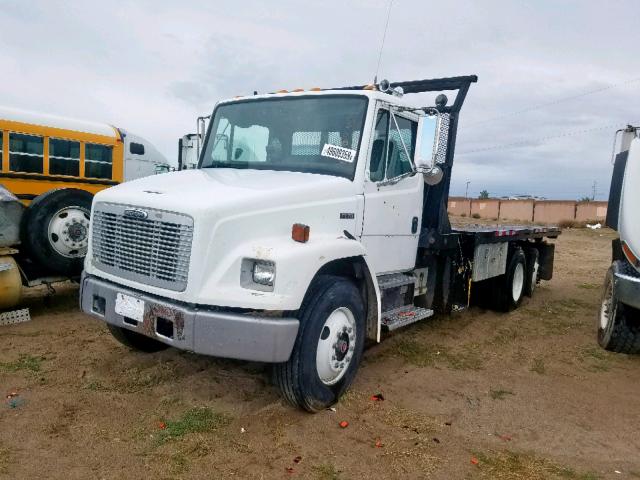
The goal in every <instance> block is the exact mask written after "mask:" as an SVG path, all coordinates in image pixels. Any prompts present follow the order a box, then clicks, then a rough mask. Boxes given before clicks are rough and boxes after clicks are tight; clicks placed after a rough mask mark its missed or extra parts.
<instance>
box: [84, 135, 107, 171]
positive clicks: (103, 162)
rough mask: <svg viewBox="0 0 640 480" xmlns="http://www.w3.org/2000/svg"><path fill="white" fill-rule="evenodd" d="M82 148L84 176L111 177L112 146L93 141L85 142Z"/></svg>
mask: <svg viewBox="0 0 640 480" xmlns="http://www.w3.org/2000/svg"><path fill="white" fill-rule="evenodd" d="M84 148H85V150H84V163H85V165H84V176H85V177H92V178H111V174H112V170H111V169H112V163H113V148H112V147H108V146H106V145H96V144H93V143H87V144H85V146H84Z"/></svg>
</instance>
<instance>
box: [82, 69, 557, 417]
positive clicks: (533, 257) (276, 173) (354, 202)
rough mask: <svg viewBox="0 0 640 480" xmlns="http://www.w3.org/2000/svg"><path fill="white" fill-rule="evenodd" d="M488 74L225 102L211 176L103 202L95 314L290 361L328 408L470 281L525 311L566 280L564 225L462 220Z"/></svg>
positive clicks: (288, 367) (450, 305)
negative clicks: (456, 210) (427, 95)
mask: <svg viewBox="0 0 640 480" xmlns="http://www.w3.org/2000/svg"><path fill="white" fill-rule="evenodd" d="M475 81H477V78H476V77H475V76H471V77H455V78H448V79H436V80H419V81H411V82H400V83H394V84H389V83H388V82H386V81H384V82H381V83H380V84H379V85H368V86H359V87H347V88H338V89H329V90H321V91H320V90H314V91H296V92H279V93H277V94H268V95H255V96H251V97H245V98H236V99H233V100H228V101H224V102H221V103H219V104H218V105H217V106H216V108H215V110H214V112H213V114H212V117H211V120H210V123H209V127H208V131H207V135H206V138H205V139H204V148H203V151H202V154H201V156H200V161H199V166H198V169H197V170H188V171H182V172H175V173H170V174H167V175H162V176H159V177H155V178H147V179H142V180H138V181H135V182H131V183H128V184H124V185H120V186H118V187H115V188H113V189H110V190H108V191H105V192H101V193H100V194H99V195H98V196H97V197H96V201H95V203H94V206H93V214H92V219H91V233H90V245H89V251H88V255H87V259H86V262H85V273H84V277H83V280H82V282H81V284H82V293H81V298H82V299H81V304H82V309H83V310H84V311H85V312H87V313H89V314H91V315H94V316H96V317H98V318H101V319H102V320H104V321H105V322H107V324H108V325H109V328H110V330H111V332H112V333H113V335H114V336H115V337H116V338H117V339H119V340H120V341H121V342H122V343H124V344H126V345H129V346H131V347H134V348H138V349H141V350H147V351H153V350H158V349H160V348H165V347H166V346H173V347H176V348H181V349H186V350H191V351H194V352H197V353H201V354H206V355H214V356H220V357H230V358H239V359H245V360H255V361H262V362H271V363H274V364H275V366H274V368H275V375H274V378H275V379H276V382H277V384H278V385H279V387H280V389H281V391H282V393H283V395H284V397H285V398H286V399H287V400H288V401H290V402H291V403H292V404H294V405H298V406H300V407H302V408H304V409H306V410H309V411H317V410H319V409H322V408H325V407H326V406H328V405H331V404H332V403H334V402H335V401H336V400H337V399H338V398H339V397H340V395H341V394H342V393H343V392H344V391H345V389H346V388H347V387H348V386H349V384H350V383H351V381H352V379H353V378H354V376H355V373H356V370H357V368H358V364H359V362H360V359H361V356H362V352H363V348H364V345H365V342H378V341H380V338H381V332H382V330H394V329H396V328H399V327H402V326H405V325H408V324H410V323H413V322H416V321H419V320H422V319H425V318H428V317H430V316H431V315H433V313H434V311H436V310H437V311H443V312H449V311H451V310H452V309H454V308H455V309H457V308H462V307H466V306H467V305H468V304H469V302H470V301H471V294H472V291H471V290H472V286H473V291H474V292H476V294H478V295H479V296H480V297H481V298H480V300H485V301H488V302H490V303H492V304H493V305H494V306H495V307H497V308H500V309H502V310H510V309H513V308H516V307H517V306H518V305H519V304H520V302H521V300H522V297H523V295H530V294H531V293H532V291H533V289H534V288H535V285H536V283H537V281H538V280H539V279H550V278H551V275H552V270H553V252H554V250H553V245H552V244H547V243H546V242H545V241H544V237H547V236H549V237H556V236H557V235H558V234H559V233H560V232H559V230H558V229H556V228H549V229H547V228H542V227H515V226H509V227H501V228H490V227H486V226H485V227H469V228H467V229H462V230H461V229H457V230H454V229H452V228H451V225H450V223H449V219H448V216H447V209H446V207H447V199H448V191H449V183H450V179H451V168H452V164H453V148H454V145H455V134H456V128H457V120H458V114H459V112H460V109H461V107H462V104H463V102H464V98H465V96H466V93H467V90H468V88H469V86H470V85H471V83H473V82H475ZM443 90H449V91H451V90H453V91H457V95H456V98H455V100H454V102H453V104H452V105H450V106H449V105H447V102H448V100H447V98H446V96H444V95H439V96H438V98H436V101H435V103H436V104H435V105H434V106H429V107H425V106H421V105H413V104H411V103H410V102H409V101H407V99H406V97H407V94H409V93H417V92H441V91H443ZM402 91H404V94H405V95H404V96H403V95H402ZM481 293H484V294H483V295H480V294H481Z"/></svg>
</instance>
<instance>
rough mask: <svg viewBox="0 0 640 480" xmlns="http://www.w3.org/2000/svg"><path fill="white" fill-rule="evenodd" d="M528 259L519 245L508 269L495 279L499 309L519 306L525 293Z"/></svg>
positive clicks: (508, 309) (508, 310) (495, 292)
mask: <svg viewBox="0 0 640 480" xmlns="http://www.w3.org/2000/svg"><path fill="white" fill-rule="evenodd" d="M526 276H527V259H526V257H525V255H524V252H523V251H522V248H520V247H517V248H516V249H515V250H514V251H513V253H512V254H511V257H510V258H509V261H508V263H507V271H506V272H505V274H504V275H501V276H499V277H497V278H495V279H494V280H493V294H494V300H495V306H496V309H497V310H498V311H501V312H510V311H512V310H515V309H516V308H518V306H519V305H520V303H521V302H522V297H523V296H524V293H525V288H524V287H525V279H526Z"/></svg>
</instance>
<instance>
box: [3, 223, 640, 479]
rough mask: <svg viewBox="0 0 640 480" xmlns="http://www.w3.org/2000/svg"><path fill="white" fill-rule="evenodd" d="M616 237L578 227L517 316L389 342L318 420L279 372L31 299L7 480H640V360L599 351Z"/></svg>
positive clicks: (403, 333)
mask: <svg viewBox="0 0 640 480" xmlns="http://www.w3.org/2000/svg"><path fill="white" fill-rule="evenodd" d="M611 238H613V233H612V232H609V231H602V230H599V231H591V230H569V231H567V232H565V233H564V234H563V235H562V236H561V237H560V239H559V240H558V241H557V251H556V270H555V276H554V279H553V280H552V281H551V282H543V283H542V285H541V286H540V288H539V289H538V290H537V292H536V295H535V296H534V298H533V299H526V300H525V301H524V303H523V305H522V306H521V308H520V309H519V310H517V311H515V312H513V313H510V314H496V313H494V312H490V311H483V310H480V309H476V308H472V309H471V310H468V311H464V312H461V313H458V314H455V315H453V316H450V317H440V318H435V319H432V320H428V321H425V322H424V323H420V324H416V325H414V326H412V327H410V328H407V329H404V330H400V331H399V332H398V333H395V334H394V335H389V336H388V337H387V338H386V339H385V340H384V341H383V342H382V343H381V344H380V345H377V346H375V347H373V348H371V349H369V350H368V351H367V352H366V353H365V358H364V362H363V364H362V366H361V369H360V371H359V373H358V376H357V378H356V381H355V383H354V385H353V387H352V388H351V390H350V391H349V393H348V394H347V395H346V396H345V398H344V399H343V400H342V401H341V402H340V403H339V404H337V405H336V408H335V412H334V411H331V410H327V411H324V412H321V413H319V414H316V415H310V414H307V413H303V412H300V411H297V410H295V409H292V408H291V407H289V406H287V405H285V404H284V403H283V402H282V401H281V400H280V398H279V396H278V393H277V391H276V389H275V388H274V387H273V386H271V384H270V381H269V373H268V372H269V369H268V367H267V366H264V365H258V364H254V363H246V362H237V361H229V360H221V359H212V358H206V357H202V356H197V355H194V354H189V353H184V352H180V351H177V350H166V351H163V352H160V353H157V354H143V353H137V352H132V351H129V350H128V349H127V348H125V347H122V346H121V345H119V344H118V343H117V342H116V341H115V340H114V339H112V338H111V336H110V334H109V333H108V332H107V330H106V328H105V327H104V325H103V324H102V323H100V322H98V321H96V320H94V319H92V318H89V317H87V316H85V315H83V314H82V313H80V312H79V311H78V307H77V303H78V301H77V293H78V292H77V288H76V287H74V286H66V287H64V288H59V291H58V294H57V295H56V296H55V297H54V298H53V299H50V300H49V301H44V300H43V299H42V298H41V297H39V296H37V295H33V296H32V297H31V298H30V299H29V301H28V305H29V306H30V308H31V314H32V316H33V320H32V321H31V322H29V323H24V324H19V325H14V326H4V327H0V339H1V343H0V345H2V350H1V351H0V388H1V389H2V390H1V393H3V394H6V395H10V394H11V393H12V392H14V393H17V394H18V395H17V396H14V397H12V398H9V399H6V400H5V399H4V397H3V403H2V405H0V478H11V479H35V478H60V479H63V478H64V479H88V478H96V479H123V478H157V479H173V478H175V479H179V478H198V479H199V478H202V479H204V478H206V479H212V478H229V477H234V478H256V479H260V478H276V479H277V478H311V479H357V478H400V477H402V478H435V479H467V478H468V479H475V478H479V479H494V478H498V479H500V478H517V479H543V478H551V479H583V480H586V479H599V478H602V479H605V478H611V479H614V478H615V479H621V478H640V435H639V434H638V431H639V427H640V406H639V399H640V358H639V357H632V356H626V355H617V354H611V353H608V352H605V351H603V350H601V349H600V348H599V347H598V345H597V343H596V340H595V330H594V329H595V315H596V311H597V309H598V307H599V297H600V287H601V283H602V279H603V276H604V273H605V271H606V269H607V267H608V263H609V255H610V240H611ZM375 394H382V396H383V398H384V400H382V401H374V400H372V398H371V397H372V396H373V395H375ZM12 407H13V408H12ZM341 421H347V422H349V425H348V427H347V428H340V426H339V422H341ZM618 472H620V473H618Z"/></svg>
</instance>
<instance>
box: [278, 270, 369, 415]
mask: <svg viewBox="0 0 640 480" xmlns="http://www.w3.org/2000/svg"><path fill="white" fill-rule="evenodd" d="M298 318H299V319H300V329H299V330H298V337H297V338H296V343H295V345H294V347H293V352H292V353H291V357H290V358H289V360H288V361H287V362H286V363H281V364H277V365H275V366H274V378H275V381H276V384H277V385H278V387H279V388H280V391H281V392H282V395H283V397H284V398H285V399H286V400H287V401H288V402H289V403H291V404H292V405H294V406H297V407H301V408H303V409H305V410H307V411H309V412H317V411H319V410H323V409H325V408H327V407H329V406H330V405H333V404H334V403H335V402H336V401H338V399H339V398H340V396H341V395H342V394H343V393H344V392H345V391H346V389H347V388H348V387H349V385H350V384H351V382H352V381H353V379H354V377H355V375H356V372H357V370H358V366H359V364H360V360H361V358H362V351H363V348H364V337H365V308H364V302H363V300H362V296H361V294H360V291H359V290H358V288H357V287H356V286H355V285H354V283H353V282H351V281H350V280H349V279H346V278H342V277H335V276H330V275H322V276H319V277H318V278H316V279H315V280H314V282H313V284H312V286H311V288H310V291H309V293H308V294H307V296H306V298H305V301H304V303H303V305H302V307H301V309H300V310H299V316H298Z"/></svg>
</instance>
